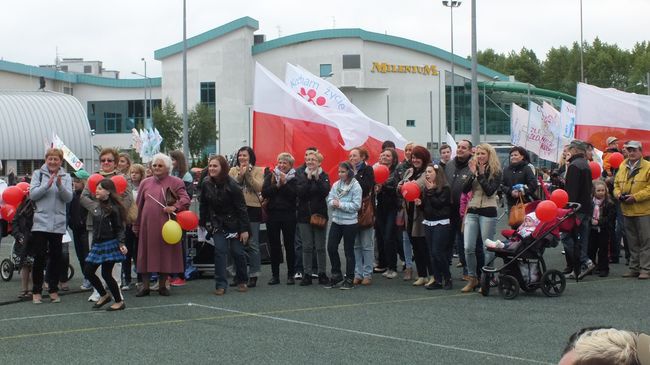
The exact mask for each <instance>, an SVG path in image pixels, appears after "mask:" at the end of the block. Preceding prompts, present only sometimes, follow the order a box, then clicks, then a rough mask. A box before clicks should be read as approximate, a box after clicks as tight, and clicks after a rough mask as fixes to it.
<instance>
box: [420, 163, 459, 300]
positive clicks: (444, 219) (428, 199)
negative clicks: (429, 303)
mask: <svg viewBox="0 0 650 365" xmlns="http://www.w3.org/2000/svg"><path fill="white" fill-rule="evenodd" d="M424 174H425V180H424V190H423V191H422V195H421V196H422V197H421V199H416V201H415V204H416V205H417V206H418V207H419V209H421V210H422V215H423V217H424V220H423V221H422V225H423V226H424V236H425V239H426V241H427V247H428V248H429V253H430V255H431V267H432V271H433V278H434V279H435V282H434V283H433V284H431V285H429V286H427V287H426V288H427V289H442V288H443V287H444V288H445V289H447V290H449V289H451V288H452V284H451V272H450V271H449V251H450V250H451V248H452V245H453V242H452V240H451V223H450V220H449V218H450V217H451V215H450V214H451V189H450V188H449V183H447V175H446V174H445V172H444V170H443V169H442V168H440V166H439V165H434V164H429V166H427V169H426V171H425V172H424Z"/></svg>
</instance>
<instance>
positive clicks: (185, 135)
mask: <svg viewBox="0 0 650 365" xmlns="http://www.w3.org/2000/svg"><path fill="white" fill-rule="evenodd" d="M187 123H188V121H187V14H186V0H183V154H184V155H185V156H186V157H189V156H190V144H189V141H188V132H189V128H188V124H187ZM219 127H221V125H220V126H219ZM219 144H221V129H219ZM219 152H221V151H219Z"/></svg>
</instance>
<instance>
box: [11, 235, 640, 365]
mask: <svg viewBox="0 0 650 365" xmlns="http://www.w3.org/2000/svg"><path fill="white" fill-rule="evenodd" d="M560 251H561V249H560V248H556V249H552V250H549V251H547V254H546V258H547V261H549V266H550V267H555V268H559V269H561V268H562V267H563V266H564V264H563V257H562V255H561V253H560ZM8 254H9V245H8V242H7V241H6V240H5V241H4V242H3V244H2V246H0V258H5V257H8ZM624 270H625V266H624V265H623V264H619V265H613V266H612V275H611V276H610V277H609V278H605V279H603V278H598V277H593V276H591V277H588V278H587V279H586V280H585V281H583V282H580V283H577V284H576V283H574V282H570V283H568V285H567V289H566V291H565V293H564V295H562V296H561V297H558V298H547V297H545V296H544V295H543V294H541V292H539V291H537V292H536V293H534V294H524V293H522V294H520V296H519V297H518V298H516V299H515V300H511V301H506V300H504V299H503V298H501V297H500V296H498V294H494V295H491V296H489V297H487V298H484V297H481V296H480V295H479V294H477V293H473V294H461V293H460V292H459V289H460V288H461V286H462V283H461V282H460V281H459V280H456V281H455V283H454V284H455V287H454V290H453V291H435V292H431V291H427V290H424V289H421V288H415V287H412V286H411V285H410V283H408V282H404V281H402V280H388V279H384V278H383V277H381V276H379V275H376V276H375V278H374V281H373V285H372V286H370V287H362V288H355V289H354V290H350V291H343V290H328V289H324V288H322V287H319V286H318V285H314V286H311V287H299V286H297V285H296V286H287V285H284V281H283V284H282V285H278V286H275V287H270V286H267V285H266V284H265V283H266V281H267V280H268V278H269V271H270V268H269V267H268V266H265V267H264V268H263V271H264V276H263V277H262V278H261V285H260V286H259V287H257V288H254V289H251V290H250V291H249V292H248V293H245V294H242V293H237V292H235V291H229V292H228V293H227V295H225V296H224V297H216V296H214V295H212V294H211V291H212V289H213V281H212V280H210V279H203V280H197V281H193V282H189V283H188V285H187V286H185V287H182V288H174V289H173V291H172V296H171V297H166V298H165V297H159V296H157V295H156V294H152V296H150V297H145V298H135V297H134V294H135V293H134V292H133V291H129V292H127V294H126V303H127V306H128V307H127V310H125V311H122V312H116V313H107V312H105V311H93V310H91V309H90V307H91V304H90V303H88V302H87V301H86V299H87V297H88V293H87V292H84V293H80V292H75V291H72V292H69V293H66V294H65V295H64V296H62V303H60V304H52V303H47V302H46V303H44V304H42V305H33V304H31V302H16V301H15V300H14V298H15V297H16V294H17V292H18V288H19V281H18V278H17V277H16V276H14V278H13V279H12V280H11V281H10V282H1V283H0V302H1V303H0V364H16V363H21V362H22V363H36V362H45V363H48V364H61V363H68V364H69V363H81V362H83V363H98V364H103V363H115V362H124V363H132V362H134V361H138V362H141V363H145V364H150V363H151V364H153V363H156V364H170V363H180V362H188V363H196V364H203V363H206V364H207V363H215V362H218V363H246V364H269V363H273V364H289V363H290V364H297V363H307V362H310V363H316V364H319V363H336V364H343V363H352V362H355V363H387V362H389V361H390V362H393V363H396V362H399V363H406V364H424V363H436V364H476V363H481V364H528V363H543V364H546V363H556V362H557V361H558V359H559V357H560V356H559V354H560V351H561V349H562V348H563V346H564V343H565V341H566V339H567V338H568V336H569V335H570V334H571V333H572V332H574V331H575V330H577V329H579V328H581V327H584V326H592V325H611V326H615V327H618V328H625V329H633V330H641V331H645V332H646V333H648V332H650V320H649V318H648V315H647V308H648V305H647V301H648V298H649V295H648V293H649V289H650V282H644V281H640V280H636V279H622V278H620V274H622V273H623V271H624ZM459 275H460V272H459V271H458V269H454V276H455V277H458V276H459ZM80 282H81V281H80V276H79V275H78V274H77V275H76V276H75V278H74V279H73V280H72V287H73V288H77V287H78V286H79V284H80Z"/></svg>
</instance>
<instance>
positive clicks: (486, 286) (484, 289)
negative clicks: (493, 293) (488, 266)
mask: <svg viewBox="0 0 650 365" xmlns="http://www.w3.org/2000/svg"><path fill="white" fill-rule="evenodd" d="M493 277H494V274H492V273H489V272H483V274H481V295H483V296H484V297H487V296H488V295H490V281H492V278H493Z"/></svg>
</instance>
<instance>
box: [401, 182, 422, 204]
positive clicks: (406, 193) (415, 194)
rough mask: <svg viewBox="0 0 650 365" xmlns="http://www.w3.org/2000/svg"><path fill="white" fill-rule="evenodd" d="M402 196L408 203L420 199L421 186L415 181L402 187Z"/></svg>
mask: <svg viewBox="0 0 650 365" xmlns="http://www.w3.org/2000/svg"><path fill="white" fill-rule="evenodd" d="M402 196H403V197H404V199H406V201H407V202H412V201H414V200H415V199H418V198H419V197H420V186H419V185H418V183H416V182H415V181H409V182H407V183H406V184H404V185H402Z"/></svg>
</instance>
